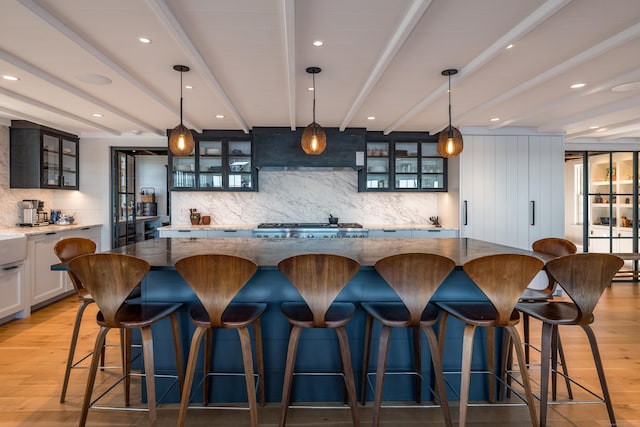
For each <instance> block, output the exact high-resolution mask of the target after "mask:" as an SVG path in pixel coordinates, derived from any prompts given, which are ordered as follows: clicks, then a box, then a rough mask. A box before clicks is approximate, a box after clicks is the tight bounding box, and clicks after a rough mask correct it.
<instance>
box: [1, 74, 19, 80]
mask: <svg viewBox="0 0 640 427" xmlns="http://www.w3.org/2000/svg"><path fill="white" fill-rule="evenodd" d="M2 78H3V79H5V80H11V81H12V82H15V81H17V80H20V79H19V78H17V77H16V76H11V75H9V74H5V75H4V76H2Z"/></svg>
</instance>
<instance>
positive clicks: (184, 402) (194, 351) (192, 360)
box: [178, 327, 207, 427]
mask: <svg viewBox="0 0 640 427" xmlns="http://www.w3.org/2000/svg"><path fill="white" fill-rule="evenodd" d="M206 332H207V329H206V328H200V327H197V328H196V330H195V331H194V332H193V337H192V338H191V347H190V348H189V360H188V361H187V372H186V374H185V379H184V386H183V389H182V396H181V398H180V412H179V413H178V426H179V427H183V426H184V421H185V419H186V415H187V406H189V398H190V394H191V393H190V392H191V386H192V384H193V375H194V373H195V371H196V361H197V359H198V350H199V349H200V342H201V341H202V337H203V336H204V335H205V333H206Z"/></svg>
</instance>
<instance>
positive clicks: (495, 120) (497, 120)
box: [489, 117, 500, 122]
mask: <svg viewBox="0 0 640 427" xmlns="http://www.w3.org/2000/svg"><path fill="white" fill-rule="evenodd" d="M489 121H491V122H499V121H500V117H493V118H491V119H489Z"/></svg>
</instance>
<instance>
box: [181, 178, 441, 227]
mask: <svg viewBox="0 0 640 427" xmlns="http://www.w3.org/2000/svg"><path fill="white" fill-rule="evenodd" d="M259 174H260V175H259V176H260V177H259V190H260V191H259V192H235V193H234V192H173V193H172V194H171V222H172V224H189V209H190V208H195V209H197V210H198V212H201V213H202V214H204V215H211V222H212V223H213V224H230V225H238V224H258V223H261V222H327V218H328V217H329V214H330V213H331V214H333V216H337V217H339V218H340V222H357V223H360V224H365V225H385V224H386V225H388V224H419V225H424V224H429V217H430V216H434V215H438V196H437V194H436V193H396V192H390V193H359V192H358V173H357V172H356V171H350V170H349V171H344V170H338V171H325V170H318V171H309V170H304V171H260V172H259Z"/></svg>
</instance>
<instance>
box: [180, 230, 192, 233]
mask: <svg viewBox="0 0 640 427" xmlns="http://www.w3.org/2000/svg"><path fill="white" fill-rule="evenodd" d="M178 233H191V230H178Z"/></svg>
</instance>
